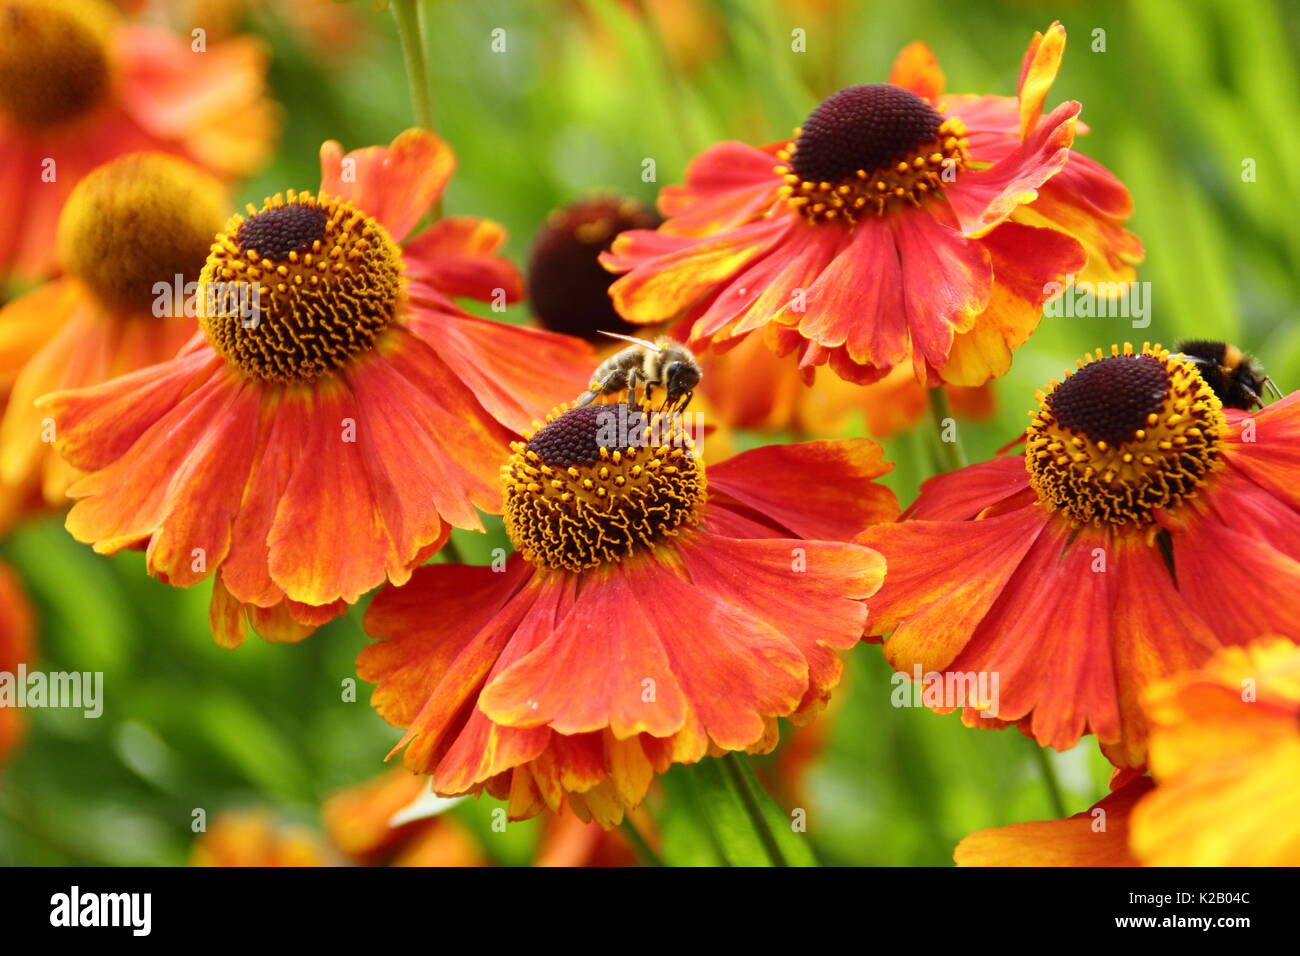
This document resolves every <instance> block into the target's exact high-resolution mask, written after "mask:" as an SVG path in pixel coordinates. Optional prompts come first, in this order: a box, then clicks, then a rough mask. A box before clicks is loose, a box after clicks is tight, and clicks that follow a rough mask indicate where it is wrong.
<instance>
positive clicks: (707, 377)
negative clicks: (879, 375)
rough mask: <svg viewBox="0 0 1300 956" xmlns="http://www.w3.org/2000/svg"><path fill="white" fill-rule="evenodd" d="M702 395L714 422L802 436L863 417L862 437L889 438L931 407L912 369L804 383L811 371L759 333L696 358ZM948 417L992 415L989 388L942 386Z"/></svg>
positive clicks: (832, 431) (831, 431)
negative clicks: (871, 379)
mask: <svg viewBox="0 0 1300 956" xmlns="http://www.w3.org/2000/svg"><path fill="white" fill-rule="evenodd" d="M700 361H701V365H702V367H703V369H704V377H703V378H702V379H701V380H700V392H701V395H702V396H703V398H704V399H705V401H707V402H708V403H709V409H710V410H711V411H712V413H713V415H712V419H713V420H714V421H722V422H725V423H726V424H727V425H728V426H730V427H731V428H748V429H754V430H757V431H763V432H791V433H793V434H794V435H796V436H799V435H838V434H841V433H843V432H844V430H845V429H847V428H849V427H851V426H852V424H853V416H854V415H855V414H861V415H862V419H863V423H864V424H865V426H866V429H867V434H868V435H870V436H871V437H873V438H877V439H882V440H883V439H886V438H890V437H892V436H894V435H896V434H898V433H899V432H901V431H906V430H907V429H908V428H911V427H912V426H913V425H915V424H916V423H917V422H918V421H920V420H921V419H922V418H923V417H925V414H926V411H927V409H928V407H929V406H928V400H927V396H926V389H925V388H924V387H923V386H922V385H921V384H920V383H918V382H917V381H916V379H915V377H913V375H912V373H911V370H910V369H909V368H907V367H906V366H903V365H896V366H894V368H893V369H892V370H891V371H890V372H889V374H888V375H886V376H885V377H884V378H883V379H881V380H880V381H879V382H876V383H874V384H872V385H854V384H853V383H852V382H846V381H844V380H843V379H841V378H839V377H837V376H823V377H822V379H821V380H820V381H819V382H818V383H817V387H816V388H806V387H805V385H806V384H807V379H808V373H809V372H811V370H810V369H805V370H800V369H799V367H798V364H797V362H796V360H795V359H794V358H793V357H792V356H779V355H776V354H775V353H774V352H772V351H771V350H770V349H769V348H768V347H767V346H766V345H765V344H764V342H763V340H762V338H761V337H759V336H757V335H751V336H748V337H746V338H744V339H742V340H740V342H739V344H737V345H736V346H735V347H734V348H729V349H728V350H727V351H726V352H723V353H722V354H708V355H705V356H703V357H702V358H701V360H700ZM944 388H945V390H946V391H947V394H948V400H949V402H950V403H951V406H952V410H953V414H954V415H956V416H958V417H960V418H965V419H970V420H973V421H982V420H985V419H988V418H990V417H992V415H993V386H992V383H991V382H990V383H986V384H984V385H981V386H978V387H976V388H964V387H962V386H958V385H946V386H944Z"/></svg>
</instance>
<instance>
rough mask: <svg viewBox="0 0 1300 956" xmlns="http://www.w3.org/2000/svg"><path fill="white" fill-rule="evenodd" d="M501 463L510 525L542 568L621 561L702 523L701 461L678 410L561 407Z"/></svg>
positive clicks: (526, 554)
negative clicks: (502, 464)
mask: <svg viewBox="0 0 1300 956" xmlns="http://www.w3.org/2000/svg"><path fill="white" fill-rule="evenodd" d="M524 437H525V439H526V441H524V442H515V443H514V444H513V445H511V451H512V452H513V454H512V455H511V456H510V460H509V461H508V462H506V464H505V465H504V466H503V467H502V470H501V483H502V487H503V491H504V498H505V507H504V514H505V526H506V532H507V533H508V534H509V535H510V540H511V542H513V544H514V546H515V550H516V551H518V552H519V553H520V554H521V555H523V557H524V558H525V559H527V560H528V561H530V562H532V563H533V564H534V565H536V566H538V567H540V568H557V569H565V570H568V571H583V570H586V569H588V568H594V567H597V566H598V565H601V564H606V563H609V562H614V561H620V560H622V559H623V558H625V557H628V556H629V555H631V554H633V553H634V552H636V551H637V550H639V549H643V548H654V547H655V545H656V544H657V543H658V542H660V541H662V540H663V539H665V538H667V537H670V536H672V535H675V534H677V533H679V532H680V531H681V530H683V529H685V528H689V527H691V526H693V525H694V524H696V523H697V522H698V520H699V513H700V508H701V506H702V505H703V504H704V496H705V487H706V486H705V477H704V466H703V464H702V463H701V462H700V460H699V458H698V457H697V456H696V454H695V450H694V446H693V445H692V444H691V441H690V439H689V437H688V436H687V435H686V434H685V433H684V430H683V426H682V419H681V416H680V415H677V414H661V413H658V412H652V411H650V406H649V405H645V406H643V407H642V408H640V409H638V408H636V407H634V406H629V405H626V404H620V405H587V406H584V407H581V408H574V407H572V406H568V405H566V406H562V407H561V408H560V409H557V410H556V412H555V413H552V415H551V416H549V417H548V419H547V424H546V425H545V426H543V427H542V428H540V429H539V430H537V431H536V432H535V433H532V434H525V436H524Z"/></svg>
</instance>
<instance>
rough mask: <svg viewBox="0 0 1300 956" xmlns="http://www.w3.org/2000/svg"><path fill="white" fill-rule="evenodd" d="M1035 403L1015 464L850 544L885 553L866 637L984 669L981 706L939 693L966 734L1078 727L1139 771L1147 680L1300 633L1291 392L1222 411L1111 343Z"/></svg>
mask: <svg viewBox="0 0 1300 956" xmlns="http://www.w3.org/2000/svg"><path fill="white" fill-rule="evenodd" d="M1039 399H1040V408H1039V410H1038V411H1037V412H1036V413H1035V414H1034V416H1033V422H1032V424H1031V425H1030V427H1029V431H1028V441H1027V444H1026V450H1025V455H1024V457H1023V458H1019V457H1007V458H999V459H995V460H993V461H988V462H983V463H981V464H978V465H972V466H970V467H968V468H963V469H961V470H960V471H956V472H952V473H950V474H947V475H942V476H940V477H938V478H934V479H931V480H930V481H928V482H926V484H925V485H924V486H923V488H922V491H921V495H920V497H919V498H918V500H917V501H916V503H915V504H913V505H912V507H911V508H909V509H908V511H907V512H906V513H905V515H904V518H906V519H907V520H904V521H902V522H900V523H897V524H893V525H879V526H876V527H873V528H869V529H867V531H866V532H865V533H864V534H863V535H862V536H861V538H860V539H859V540H861V541H862V542H863V543H864V544H866V545H868V546H869V547H872V548H875V549H877V550H878V551H880V552H881V553H882V554H884V555H885V558H886V560H887V561H888V563H889V576H888V578H887V579H886V581H885V585H884V587H883V588H882V589H881V592H880V594H879V595H878V596H877V597H876V598H875V599H874V600H873V601H872V609H873V611H874V612H875V613H874V614H873V618H872V625H871V633H872V634H876V635H889V637H888V639H887V640H886V642H885V646H884V651H885V656H886V658H887V659H888V660H889V662H890V664H892V665H893V666H894V667H895V668H896V669H897V670H899V671H902V672H903V673H907V674H914V673H915V672H916V669H917V668H919V669H920V670H921V672H922V673H923V674H929V673H937V672H944V671H947V672H959V673H977V674H978V673H984V674H988V675H997V677H998V680H999V694H998V698H999V699H998V701H997V703H996V706H995V707H994V706H990V704H991V702H989V701H971V700H966V701H964V702H949V703H955V705H956V706H962V704H963V703H964V704H965V705H966V706H965V710H964V714H963V719H964V721H965V722H966V723H967V724H968V725H970V726H979V727H996V726H1002V725H1003V724H1004V723H1005V722H1008V721H1011V722H1016V723H1019V724H1020V725H1021V727H1022V729H1023V730H1024V731H1025V732H1026V733H1027V734H1029V735H1030V736H1032V737H1033V738H1034V739H1035V740H1036V741H1038V743H1040V744H1042V745H1044V746H1050V747H1053V748H1055V749H1057V750H1064V749H1067V748H1069V747H1071V746H1073V745H1074V744H1075V743H1076V742H1077V741H1078V740H1079V738H1080V737H1081V736H1082V735H1084V734H1087V733H1092V734H1095V735H1096V736H1097V738H1098V740H1099V741H1100V743H1101V747H1102V750H1103V751H1104V752H1105V753H1106V756H1107V757H1109V758H1110V760H1111V761H1112V762H1113V763H1115V764H1116V765H1117V766H1121V767H1140V766H1142V764H1143V762H1144V761H1145V760H1146V749H1147V748H1146V744H1147V719H1146V718H1145V717H1144V716H1143V714H1142V711H1141V708H1140V706H1139V698H1140V696H1141V694H1142V692H1143V691H1144V689H1145V688H1147V687H1148V686H1150V685H1151V684H1153V683H1155V682H1156V681H1159V680H1161V679H1163V678H1165V677H1167V676H1169V675H1170V674H1174V673H1177V672H1178V671H1182V670H1186V669H1188V668H1192V667H1196V666H1199V665H1200V664H1202V663H1203V662H1204V661H1205V660H1206V658H1207V657H1208V656H1209V654H1210V653H1211V652H1212V651H1214V650H1215V649H1216V648H1218V647H1219V646H1220V645H1224V644H1244V643H1246V642H1248V641H1251V640H1253V639H1254V638H1255V637H1256V636H1257V635H1259V634H1263V633H1280V634H1282V635H1284V636H1286V637H1289V638H1291V639H1293V640H1298V641H1300V489H1298V488H1297V485H1296V483H1295V481H1294V475H1295V474H1297V472H1298V471H1300V393H1293V394H1291V395H1289V396H1287V397H1286V398H1284V399H1282V400H1280V401H1278V402H1275V403H1274V404H1272V405H1269V406H1267V407H1265V408H1263V409H1261V410H1259V411H1257V412H1254V413H1247V412H1244V411H1242V410H1239V409H1234V408H1229V409H1224V408H1223V406H1222V404H1221V402H1220V401H1219V399H1218V397H1217V396H1216V395H1215V394H1214V392H1213V391H1211V390H1210V388H1209V387H1208V386H1207V385H1206V384H1205V382H1204V381H1203V380H1202V378H1201V376H1200V373H1199V372H1198V371H1197V367H1196V366H1195V365H1194V364H1193V363H1191V362H1189V361H1187V360H1186V359H1185V358H1184V357H1183V356H1181V355H1180V354H1173V355H1171V354H1170V353H1169V352H1168V351H1167V350H1165V349H1162V348H1161V347H1160V346H1158V345H1157V346H1154V347H1151V346H1145V345H1144V346H1143V348H1142V350H1141V352H1140V353H1136V354H1135V353H1134V350H1133V349H1132V348H1131V347H1130V346H1128V345H1126V346H1125V347H1124V349H1123V350H1122V351H1121V350H1120V349H1118V348H1113V349H1112V351H1111V354H1110V355H1109V356H1105V357H1103V353H1102V351H1101V350H1100V349H1098V350H1097V352H1096V354H1095V355H1092V356H1088V358H1087V360H1086V361H1084V362H1080V363H1079V369H1078V370H1077V371H1075V372H1074V373H1073V374H1070V375H1067V376H1066V378H1065V379H1064V381H1063V382H1060V383H1057V382H1053V383H1051V385H1050V386H1049V387H1048V389H1047V393H1046V394H1044V393H1042V392H1040V393H1039ZM891 632H892V633H891ZM971 705H975V706H979V707H985V708H986V711H985V714H986V716H980V713H979V711H977V710H976V709H975V706H971ZM941 709H942V710H945V711H946V710H952V709H954V708H953V707H952V706H948V707H945V708H941Z"/></svg>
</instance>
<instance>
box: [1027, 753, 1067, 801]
mask: <svg viewBox="0 0 1300 956" xmlns="http://www.w3.org/2000/svg"><path fill="white" fill-rule="evenodd" d="M1029 742H1030V744H1031V745H1032V746H1033V748H1034V759H1035V760H1037V761H1038V770H1039V773H1041V774H1042V777H1043V787H1044V789H1046V790H1047V798H1048V800H1049V801H1050V802H1051V804H1052V812H1053V813H1055V814H1056V818H1057V819H1058V820H1064V819H1065V818H1066V817H1068V816H1069V815H1070V814H1069V813H1068V812H1067V811H1066V809H1065V797H1064V796H1063V795H1062V793H1061V782H1060V781H1059V780H1058V779H1057V778H1056V768H1055V767H1053V766H1052V756H1051V754H1049V753H1048V752H1047V748H1046V747H1040V746H1038V744H1037V743H1035V742H1034V741H1032V740H1030V741H1029Z"/></svg>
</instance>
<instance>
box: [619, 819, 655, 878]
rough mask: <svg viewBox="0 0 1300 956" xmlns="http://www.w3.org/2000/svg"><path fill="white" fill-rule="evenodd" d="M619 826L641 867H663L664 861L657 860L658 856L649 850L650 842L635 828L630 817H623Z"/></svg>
mask: <svg viewBox="0 0 1300 956" xmlns="http://www.w3.org/2000/svg"><path fill="white" fill-rule="evenodd" d="M621 826H622V829H623V835H624V836H625V837H627V842H628V843H630V844H632V849H633V850H635V851H636V855H637V858H638V859H639V860H640V861H641V863H642V864H643V865H645V866H663V865H664V861H663V860H661V859H659V854H658V853H656V852H655V851H654V850H653V849H652V848H651V846H650V841H649V840H647V839H646V838H645V835H644V834H643V833H642V832H641V831H640V830H639V829H638V828H637V825H636V824H635V823H633V822H632V818H631V817H629V816H627V815H624V817H623V823H622V824H621Z"/></svg>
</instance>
